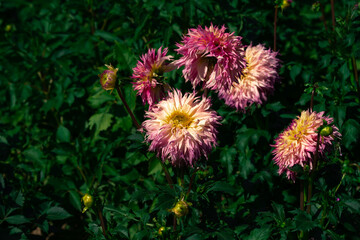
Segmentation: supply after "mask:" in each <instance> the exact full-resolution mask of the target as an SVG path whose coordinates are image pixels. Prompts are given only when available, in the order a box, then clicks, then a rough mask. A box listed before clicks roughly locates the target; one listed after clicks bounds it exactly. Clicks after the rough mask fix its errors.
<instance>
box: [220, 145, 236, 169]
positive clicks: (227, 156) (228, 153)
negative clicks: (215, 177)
mask: <svg viewBox="0 0 360 240" xmlns="http://www.w3.org/2000/svg"><path fill="white" fill-rule="evenodd" d="M236 153H237V151H236V149H235V148H234V147H230V148H229V147H228V146H226V147H225V148H224V149H223V150H222V151H221V153H220V161H221V165H222V166H224V167H225V168H226V169H227V174H228V175H230V174H231V173H232V171H233V165H232V163H233V162H234V160H235V157H236Z"/></svg>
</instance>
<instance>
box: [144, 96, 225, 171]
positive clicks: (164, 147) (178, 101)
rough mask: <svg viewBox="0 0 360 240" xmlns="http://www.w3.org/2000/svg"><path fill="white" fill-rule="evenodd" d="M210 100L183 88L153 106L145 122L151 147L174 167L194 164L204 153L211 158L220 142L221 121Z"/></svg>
mask: <svg viewBox="0 0 360 240" xmlns="http://www.w3.org/2000/svg"><path fill="white" fill-rule="evenodd" d="M210 105H211V104H210V99H209V98H202V99H201V100H200V99H199V98H198V97H195V94H194V93H192V94H190V93H186V94H184V95H183V94H182V93H181V92H180V91H179V90H174V91H172V92H170V93H169V96H168V98H166V99H165V100H162V101H160V102H159V103H158V104H155V105H153V106H152V107H151V108H150V110H149V111H147V112H146V115H145V117H146V118H148V120H146V121H144V122H143V124H142V125H143V128H144V129H145V131H146V138H145V139H146V141H147V142H149V143H150V147H149V150H150V151H156V152H157V156H159V157H161V159H162V160H163V161H165V160H166V159H168V160H169V161H170V162H171V163H172V165H174V166H193V164H194V163H195V161H197V160H198V159H199V158H200V157H201V156H202V155H204V156H205V157H207V154H208V153H209V152H210V151H211V149H212V147H214V146H215V145H216V135H217V130H216V127H217V126H218V125H219V124H220V123H219V121H220V119H221V117H219V116H218V115H217V114H216V112H215V111H213V110H210Z"/></svg>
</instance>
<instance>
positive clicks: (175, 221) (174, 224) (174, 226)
mask: <svg viewBox="0 0 360 240" xmlns="http://www.w3.org/2000/svg"><path fill="white" fill-rule="evenodd" d="M176 223H177V219H176V216H175V215H174V220H173V230H174V232H175V231H176Z"/></svg>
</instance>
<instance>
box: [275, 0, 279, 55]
mask: <svg viewBox="0 0 360 240" xmlns="http://www.w3.org/2000/svg"><path fill="white" fill-rule="evenodd" d="M278 8H279V6H278V5H276V6H275V17H274V51H276V22H277V15H278Z"/></svg>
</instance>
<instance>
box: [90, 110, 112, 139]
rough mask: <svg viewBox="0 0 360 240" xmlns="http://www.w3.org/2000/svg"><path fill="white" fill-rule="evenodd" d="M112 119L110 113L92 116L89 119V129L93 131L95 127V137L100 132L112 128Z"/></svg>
mask: <svg viewBox="0 0 360 240" xmlns="http://www.w3.org/2000/svg"><path fill="white" fill-rule="evenodd" d="M112 117H113V115H112V114H110V113H97V114H95V115H92V116H91V117H90V119H89V127H90V129H93V127H94V126H95V129H96V130H95V135H97V134H98V133H99V132H100V131H103V130H106V129H108V128H109V127H110V125H111V119H112Z"/></svg>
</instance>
